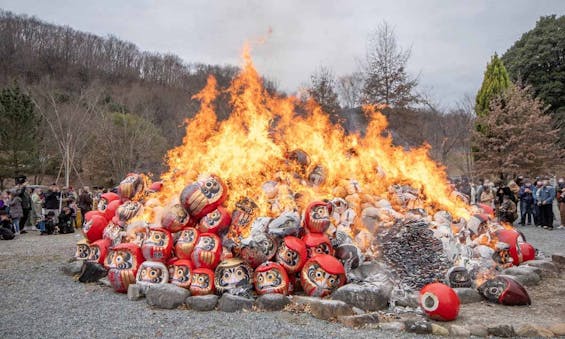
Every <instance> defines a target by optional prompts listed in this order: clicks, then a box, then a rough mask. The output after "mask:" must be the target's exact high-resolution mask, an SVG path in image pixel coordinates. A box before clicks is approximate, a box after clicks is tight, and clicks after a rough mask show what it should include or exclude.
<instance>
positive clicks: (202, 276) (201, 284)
mask: <svg viewBox="0 0 565 339" xmlns="http://www.w3.org/2000/svg"><path fill="white" fill-rule="evenodd" d="M215 291H216V289H215V287H214V272H212V270H210V269H208V268H195V269H194V270H193V271H192V282H191V283H190V294H191V295H206V294H213V293H214V292H215Z"/></svg>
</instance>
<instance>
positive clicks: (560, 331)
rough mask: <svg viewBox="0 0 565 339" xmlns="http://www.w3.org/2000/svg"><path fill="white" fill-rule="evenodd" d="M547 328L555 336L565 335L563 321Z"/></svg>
mask: <svg viewBox="0 0 565 339" xmlns="http://www.w3.org/2000/svg"><path fill="white" fill-rule="evenodd" d="M549 330H550V331H551V332H553V334H555V335H557V336H565V323H560V324H555V325H552V326H551V327H550V328H549Z"/></svg>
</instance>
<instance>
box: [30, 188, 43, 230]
mask: <svg viewBox="0 0 565 339" xmlns="http://www.w3.org/2000/svg"><path fill="white" fill-rule="evenodd" d="M42 204H43V201H42V200H41V197H40V196H39V194H36V193H33V194H32V195H31V224H32V225H37V223H39V222H40V221H41V218H42V213H41V205H42Z"/></svg>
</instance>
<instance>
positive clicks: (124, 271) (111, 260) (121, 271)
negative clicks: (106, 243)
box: [104, 243, 143, 293]
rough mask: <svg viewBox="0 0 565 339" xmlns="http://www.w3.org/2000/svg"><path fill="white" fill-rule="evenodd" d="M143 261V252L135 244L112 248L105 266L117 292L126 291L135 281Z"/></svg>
mask: <svg viewBox="0 0 565 339" xmlns="http://www.w3.org/2000/svg"><path fill="white" fill-rule="evenodd" d="M142 262H143V254H142V253H141V249H140V248H139V247H138V246H137V245H135V244H132V243H124V244H119V245H116V246H114V247H113V248H112V249H111V250H110V252H109V253H108V255H107V256H106V260H105V261H104V266H105V267H106V268H107V269H108V280H109V281H110V284H111V285H112V287H113V288H114V290H115V291H116V292H120V293H126V292H127V290H128V286H129V284H133V283H135V278H136V274H137V270H138V268H139V265H140V264H141V263H142Z"/></svg>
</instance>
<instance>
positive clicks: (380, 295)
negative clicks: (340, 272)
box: [332, 279, 394, 312]
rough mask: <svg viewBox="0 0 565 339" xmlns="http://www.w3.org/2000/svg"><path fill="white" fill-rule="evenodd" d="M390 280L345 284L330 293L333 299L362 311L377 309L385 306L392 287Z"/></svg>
mask: <svg viewBox="0 0 565 339" xmlns="http://www.w3.org/2000/svg"><path fill="white" fill-rule="evenodd" d="M393 287H394V286H393V285H392V283H391V282H390V280H388V279H387V280H385V281H383V282H382V283H378V284H377V283H362V284H347V285H344V286H342V287H340V288H338V289H337V291H335V292H334V293H333V294H332V299H333V300H341V301H343V302H346V303H348V304H349V305H351V306H355V307H358V308H360V309H362V310H364V311H369V312H372V311H378V310H382V309H385V308H387V305H388V301H389V299H390V294H391V292H392V289H393Z"/></svg>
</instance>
